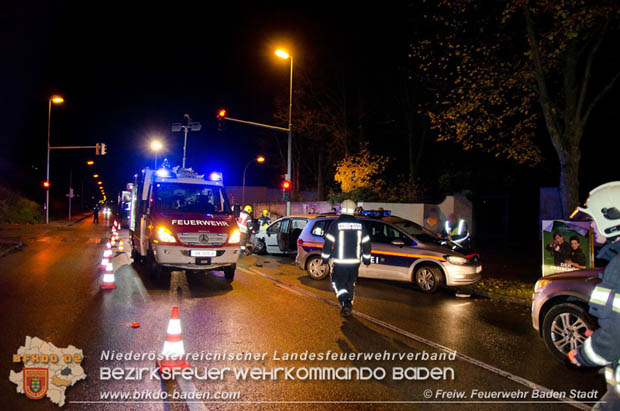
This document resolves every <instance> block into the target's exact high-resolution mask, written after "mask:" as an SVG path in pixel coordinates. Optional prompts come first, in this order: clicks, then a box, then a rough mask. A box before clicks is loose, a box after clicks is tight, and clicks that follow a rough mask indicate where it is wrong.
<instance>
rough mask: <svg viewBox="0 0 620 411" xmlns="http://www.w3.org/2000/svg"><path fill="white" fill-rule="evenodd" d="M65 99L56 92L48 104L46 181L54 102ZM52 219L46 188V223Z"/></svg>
mask: <svg viewBox="0 0 620 411" xmlns="http://www.w3.org/2000/svg"><path fill="white" fill-rule="evenodd" d="M64 101H65V99H64V98H62V97H61V96H59V95H57V94H54V95H52V96H50V98H49V99H48V102H47V103H48V104H47V172H46V173H45V181H48V182H49V181H50V129H51V125H52V103H54V104H62V103H63V102H64ZM49 220H50V190H49V188H48V189H47V190H45V224H48V223H49Z"/></svg>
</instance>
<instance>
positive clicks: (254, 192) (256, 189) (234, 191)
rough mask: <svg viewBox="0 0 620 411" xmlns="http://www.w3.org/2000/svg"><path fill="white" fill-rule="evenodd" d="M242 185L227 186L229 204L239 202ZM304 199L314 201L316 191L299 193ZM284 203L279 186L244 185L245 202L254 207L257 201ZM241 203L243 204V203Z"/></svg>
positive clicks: (240, 201) (240, 200) (241, 194)
mask: <svg viewBox="0 0 620 411" xmlns="http://www.w3.org/2000/svg"><path fill="white" fill-rule="evenodd" d="M242 191H243V187H242V186H227V187H226V193H227V194H228V200H229V201H230V204H241V203H242V202H243V201H242V196H243V193H242ZM300 194H301V196H302V198H303V199H304V201H314V200H315V199H316V192H314V191H302V192H301V193H300ZM278 202H281V203H283V204H284V200H283V199H282V190H281V189H279V188H267V187H265V186H245V204H250V205H252V206H253V207H254V208H256V206H255V204H257V203H278ZM245 204H243V205H245Z"/></svg>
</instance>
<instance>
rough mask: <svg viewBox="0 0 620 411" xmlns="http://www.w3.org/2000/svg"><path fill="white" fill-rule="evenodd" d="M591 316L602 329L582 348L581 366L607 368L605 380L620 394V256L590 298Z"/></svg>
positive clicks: (605, 272)
mask: <svg viewBox="0 0 620 411" xmlns="http://www.w3.org/2000/svg"><path fill="white" fill-rule="evenodd" d="M590 314H592V315H593V316H595V317H597V318H598V323H599V325H600V328H599V329H597V330H596V331H594V334H592V336H590V337H588V338H587V339H586V340H585V342H584V344H583V345H582V346H581V347H579V350H578V352H577V361H579V363H580V364H582V365H585V366H589V367H596V366H602V367H605V378H606V380H607V382H608V383H609V384H611V385H612V386H615V388H616V390H617V391H618V393H619V394H620V255H617V256H616V257H614V258H613V259H612V260H611V261H610V262H609V264H608V265H607V267H606V268H605V271H604V272H603V278H602V281H601V282H600V283H599V284H598V285H597V286H596V287H595V288H594V290H593V291H592V295H591V296H590Z"/></svg>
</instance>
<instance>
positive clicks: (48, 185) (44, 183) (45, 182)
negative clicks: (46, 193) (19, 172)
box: [41, 181, 50, 188]
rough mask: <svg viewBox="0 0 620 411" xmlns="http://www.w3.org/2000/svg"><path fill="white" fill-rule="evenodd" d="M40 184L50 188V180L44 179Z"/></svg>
mask: <svg viewBox="0 0 620 411" xmlns="http://www.w3.org/2000/svg"><path fill="white" fill-rule="evenodd" d="M41 185H42V186H43V188H50V182H49V181H44V182H42V183H41Z"/></svg>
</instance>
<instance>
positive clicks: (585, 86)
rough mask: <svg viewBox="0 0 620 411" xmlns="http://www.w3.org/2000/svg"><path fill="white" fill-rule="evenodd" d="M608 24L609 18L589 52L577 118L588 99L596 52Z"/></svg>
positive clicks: (579, 116) (579, 117)
mask: <svg viewBox="0 0 620 411" xmlns="http://www.w3.org/2000/svg"><path fill="white" fill-rule="evenodd" d="M608 24H609V20H608V21H606V22H605V26H604V27H603V29H602V30H601V34H600V36H599V38H598V40H597V41H596V43H595V44H594V47H592V48H591V49H590V52H589V53H588V59H587V60H586V68H585V70H584V74H583V81H582V83H581V91H580V92H579V102H578V103H577V112H576V116H577V119H581V110H582V109H583V103H584V101H585V99H586V94H587V93H588V85H589V83H590V77H591V74H592V62H593V61H594V56H595V55H596V52H597V51H598V49H599V47H600V46H601V43H603V39H604V37H605V33H606V32H607V25H608ZM588 43H589V42H588Z"/></svg>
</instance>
